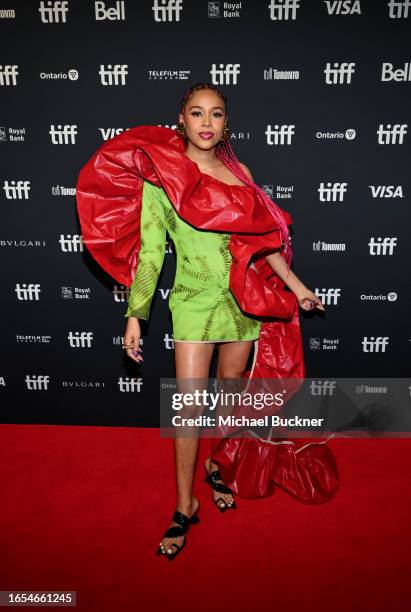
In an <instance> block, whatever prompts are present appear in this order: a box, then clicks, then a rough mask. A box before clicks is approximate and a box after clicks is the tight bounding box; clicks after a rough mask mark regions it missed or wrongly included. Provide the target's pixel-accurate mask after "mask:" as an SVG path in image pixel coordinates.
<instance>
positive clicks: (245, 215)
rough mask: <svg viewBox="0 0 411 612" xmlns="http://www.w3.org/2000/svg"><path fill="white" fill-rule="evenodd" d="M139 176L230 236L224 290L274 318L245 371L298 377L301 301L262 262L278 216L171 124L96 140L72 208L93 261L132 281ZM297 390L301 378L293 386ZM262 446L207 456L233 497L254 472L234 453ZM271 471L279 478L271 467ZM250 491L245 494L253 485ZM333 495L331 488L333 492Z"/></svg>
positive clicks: (228, 448)
mask: <svg viewBox="0 0 411 612" xmlns="http://www.w3.org/2000/svg"><path fill="white" fill-rule="evenodd" d="M144 181H149V182H151V183H152V184H154V185H156V186H158V187H162V188H163V189H164V191H165V192H166V194H167V196H168V198H169V200H170V201H171V203H172V204H173V206H174V207H175V209H176V211H177V213H178V214H179V215H180V216H181V217H182V218H183V219H184V220H185V221H186V222H188V223H190V224H192V225H193V226H195V227H197V228H200V229H205V230H211V231H222V232H226V233H230V234H231V237H230V241H229V250H230V253H231V255H232V264H231V269H230V289H231V291H232V293H233V295H234V297H235V298H236V300H237V302H238V304H239V306H240V308H241V309H242V310H243V311H244V312H246V313H248V314H251V315H255V316H257V317H269V318H270V319H269V320H268V321H264V322H263V323H262V325H261V332H260V337H259V339H258V341H257V343H256V354H255V359H254V363H253V367H252V369H251V370H250V371H247V372H245V373H244V376H245V377H246V378H254V379H259V378H261V379H262V378H285V379H289V378H295V379H303V378H304V377H305V365H304V357H303V347H302V339H301V330H300V321H299V311H298V304H297V299H296V297H295V295H294V294H293V293H292V292H291V291H289V290H287V289H286V288H285V285H284V283H283V281H282V280H281V279H280V278H279V277H278V276H277V275H276V274H275V273H274V272H273V270H272V269H271V267H270V266H269V264H268V263H267V262H266V261H265V256H266V255H267V254H268V253H269V252H270V251H273V250H275V249H279V248H280V247H281V238H280V232H279V227H278V226H277V224H276V221H275V220H274V218H273V217H272V215H271V214H270V213H269V211H268V210H267V208H266V204H265V202H264V201H263V199H262V198H261V196H260V195H259V194H258V192H257V191H255V190H254V188H253V187H252V186H241V185H227V184H225V183H224V182H222V181H220V180H218V179H216V178H214V177H212V176H209V175H207V174H204V173H202V172H201V171H200V169H199V167H198V165H197V164H196V163H195V162H193V161H192V160H191V159H190V158H189V157H188V156H187V155H185V145H184V142H183V140H182V139H181V138H180V136H179V135H178V134H177V133H176V132H175V131H174V130H172V129H169V128H163V127H157V126H137V127H134V128H131V129H129V130H126V131H124V132H123V133H122V134H120V135H118V136H115V137H114V138H112V139H111V140H109V141H107V142H105V143H104V144H103V145H101V146H100V147H99V149H97V151H96V152H95V153H94V154H93V155H92V157H91V158H90V159H89V160H88V162H87V163H86V164H85V165H84V166H83V168H82V169H81V171H80V174H79V177H78V181H77V210H78V214H79V219H80V224H81V231H82V236H83V243H84V245H85V246H86V247H87V249H88V250H89V252H90V253H91V255H92V256H93V257H94V258H95V260H96V261H97V262H98V263H99V264H100V265H101V267H102V268H103V269H104V270H105V271H106V272H107V273H108V274H110V275H111V276H112V277H113V278H114V279H116V280H117V281H118V282H119V283H122V284H124V285H126V286H127V287H130V286H131V284H132V281H133V279H134V276H135V274H136V271H137V267H138V254H139V250H140V246H141V236H140V215H141V205H142V189H143V182H144ZM281 212H282V214H283V215H284V218H285V220H286V222H287V224H291V222H292V219H291V216H290V215H289V213H287V212H286V211H285V210H282V211H281ZM252 264H253V265H252ZM297 389H298V384H296V386H295V391H297ZM295 391H294V392H295ZM234 440H237V441H236V442H235V441H234ZM295 442H300V444H299V447H301V446H302V444H303V443H305V444H307V441H304V440H301V439H300V440H296V441H295ZM258 443H259V442H258V441H257V442H256V441H255V439H249V438H248V439H247V438H236V439H231V440H230V439H223V440H221V442H220V443H219V445H218V448H217V449H216V451H215V452H214V453H213V460H214V461H215V462H216V463H219V465H220V466H221V470H222V474H223V477H224V478H227V480H229V481H230V483H231V484H230V485H229V486H232V487H233V488H234V489H235V490H236V491H237V492H238V494H239V495H242V494H243V493H244V491H245V489H243V487H244V485H242V484H241V483H244V482H245V481H244V474H245V471H246V469H247V467H246V466H247V464H249V468H250V470H251V471H250V476H249V478H251V480H253V479H254V478H255V466H254V464H253V463H252V462H251V463H250V462H244V461H242V468H241V474H242V479H240V477H239V476H238V475H237V473H236V470H235V468H234V466H235V465H239V460H238V457H240V455H241V456H243V455H244V453H245V452H250V450H249V449H250V448H251V447H252V445H253V444H254V445H256V444H257V445H258ZM310 444H311V443H310ZM287 446H288V448H293V449H294V450H293V452H294V451H297V450H298V444H295V443H294V441H293V443H292V444H288V445H287ZM307 448H308V447H307ZM321 448H327V447H326V446H325V445H323V446H322V447H321ZM234 451H236V453H237V455H238V457H237V459H236V458H235V456H234V455H235V453H234ZM327 451H329V449H328V448H327ZM277 452H278V451H275V453H276V454H277ZM291 454H292V453H291ZM330 457H332V454H331V451H329V453H328V455H327V456H325V455H324V470H323V476H321V477H319V478H320V481H321V482H320V483H319V484H318V486H317V489H316V490H317V492H318V491H322V493H321V494H320V493H319V495H320V497H321V495H323V496H324V495H325V496H326V493H324V492H325V491H327V488H326V487H325V486H324V483H325V482H326V481H327V477H326V474H327V473H329V474H334V467H335V465H334V464H332V461H331V459H330ZM327 458H328V459H327ZM292 461H294V459H293V458H292ZM274 463H278V461H277V462H276V461H274ZM282 465H283V467H282V471H281V470H280V471H279V472H277V473H278V474H279V473H281V474H283V475H284V473H288V472H290V473H291V471H292V469H294V470H295V469H296V468H295V466H296V465H297V464H296V463H294V464H293V465H294V468H293V466H292V464H291V463H290V464H289V466H288V468H285V471H284V458H283V461H282ZM253 470H254V471H253ZM327 470H328V472H327ZM253 474H254V476H253ZM273 478H274V480H275V477H274V474H273ZM282 479H283V480H284V476H283V477H282ZM303 481H304V482H307V481H306V480H304V479H303V480H302V481H301V482H303ZM227 484H228V482H227ZM313 486H314V485H313V484H312V483H311V485H308V482H307V485H306V487H304V486H302V485H301V483H300V485H299V486H296V489H295V490H296V492H297V497H298V496H299V497H300V498H301V499H302V500H303V499H305V498H306V497H307V496H308V497H310V494H309V493H308V489H309V488H310V487H311V490H312V487H313ZM247 490H248V491H250V490H251V489H250V487H248V489H247ZM254 492H255V497H257V496H259V495H260V492H259V489H258V487H257V488H256V489H255V491H254ZM332 494H333V493H331V492H329V497H331V496H332ZM311 499H312V500H315V501H313V503H316V502H317V501H318V498H317V497H316V496H315V495H311Z"/></svg>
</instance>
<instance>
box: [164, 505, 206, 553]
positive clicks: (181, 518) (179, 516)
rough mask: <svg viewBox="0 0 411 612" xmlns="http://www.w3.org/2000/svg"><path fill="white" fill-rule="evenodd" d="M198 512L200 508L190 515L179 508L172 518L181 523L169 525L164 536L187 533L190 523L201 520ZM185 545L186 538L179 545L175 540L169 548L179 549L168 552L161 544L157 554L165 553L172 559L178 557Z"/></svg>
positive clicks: (177, 535)
mask: <svg viewBox="0 0 411 612" xmlns="http://www.w3.org/2000/svg"><path fill="white" fill-rule="evenodd" d="M197 512H198V509H197V510H196V511H195V513H194V514H193V516H192V517H189V516H187V515H186V514H183V513H182V512H179V510H175V511H174V514H173V518H172V520H173V521H174V522H175V523H179V524H178V525H173V526H172V527H169V528H168V529H167V531H166V532H165V533H164V535H163V538H176V537H177V538H178V537H180V536H182V535H185V534H186V533H187V531H188V528H189V527H190V525H196V524H197V523H199V522H200V517H199V516H198V515H197ZM185 545H186V539H185V538H184V540H183V543H182V544H181V546H179V545H178V544H177V543H176V542H173V543H172V544H170V546H169V548H171V547H172V546H175V547H176V549H177V550H176V551H175V552H174V553H167V552H165V551H164V549H163V548H162V546H161V544H160V546H159V547H158V549H157V553H156V554H157V555H164V556H166V557H167V559H168V560H169V561H172V560H173V559H174V557H176V556H177V555H178V553H180V552H181V551H182V550H183V548H184V546H185Z"/></svg>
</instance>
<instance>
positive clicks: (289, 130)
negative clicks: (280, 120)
mask: <svg viewBox="0 0 411 612" xmlns="http://www.w3.org/2000/svg"><path fill="white" fill-rule="evenodd" d="M294 128H295V125H285V124H283V125H281V126H280V125H278V124H276V125H274V127H273V126H271V125H267V129H266V130H265V132H264V133H265V135H266V137H267V144H269V145H290V144H291V137H292V135H293V134H295V131H294Z"/></svg>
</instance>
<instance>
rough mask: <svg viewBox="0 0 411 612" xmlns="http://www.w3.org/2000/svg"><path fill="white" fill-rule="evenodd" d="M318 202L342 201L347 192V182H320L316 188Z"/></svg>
mask: <svg viewBox="0 0 411 612" xmlns="http://www.w3.org/2000/svg"><path fill="white" fill-rule="evenodd" d="M318 193H319V196H320V202H342V201H343V200H344V193H347V183H327V185H326V186H325V185H324V183H320V186H319V188H318Z"/></svg>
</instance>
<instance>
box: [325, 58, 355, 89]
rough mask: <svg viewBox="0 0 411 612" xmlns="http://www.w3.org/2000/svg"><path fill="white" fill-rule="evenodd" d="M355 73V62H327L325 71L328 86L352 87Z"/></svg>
mask: <svg viewBox="0 0 411 612" xmlns="http://www.w3.org/2000/svg"><path fill="white" fill-rule="evenodd" d="M354 72H355V62H341V63H339V62H334V63H333V64H332V65H331V62H327V63H326V65H325V69H324V74H325V82H326V84H327V85H350V84H351V81H352V75H353V74H354Z"/></svg>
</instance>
